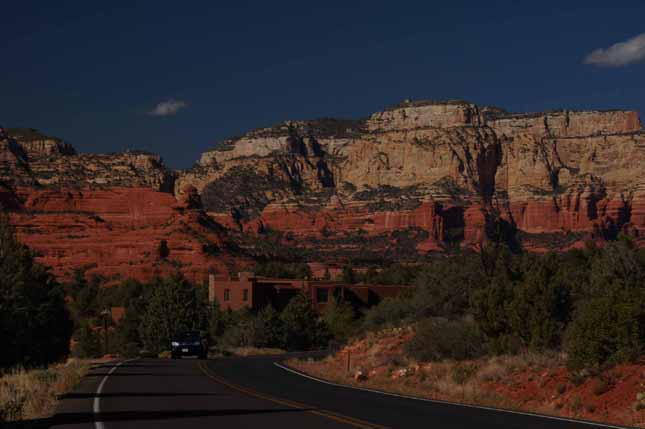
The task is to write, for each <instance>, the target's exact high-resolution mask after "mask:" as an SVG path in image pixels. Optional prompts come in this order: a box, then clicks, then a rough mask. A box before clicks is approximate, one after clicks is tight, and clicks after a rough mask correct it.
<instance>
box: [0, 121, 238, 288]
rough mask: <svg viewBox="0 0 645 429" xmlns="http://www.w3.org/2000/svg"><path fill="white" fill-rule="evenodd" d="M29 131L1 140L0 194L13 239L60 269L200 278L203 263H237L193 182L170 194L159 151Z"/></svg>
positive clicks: (62, 272) (207, 267)
mask: <svg viewBox="0 0 645 429" xmlns="http://www.w3.org/2000/svg"><path fill="white" fill-rule="evenodd" d="M27 131H28V132H26V133H25V132H24V131H22V130H18V131H13V132H12V130H10V133H9V138H5V139H3V140H0V162H1V163H0V168H1V169H0V204H1V205H2V207H3V210H4V211H6V212H8V214H9V219H10V222H11V223H12V224H13V226H14V228H15V230H16V233H17V236H18V239H19V240H21V241H22V242H24V243H25V244H27V245H28V246H29V247H30V248H31V249H32V250H33V251H34V252H35V253H36V254H37V256H38V260H39V261H40V262H42V263H44V264H45V265H48V266H51V267H52V269H53V272H54V274H56V275H57V276H58V277H59V278H61V279H69V278H70V277H72V276H73V274H74V270H76V269H83V270H85V271H86V273H87V275H88V276H91V275H93V274H97V275H101V276H103V277H105V278H107V279H108V280H110V281H118V280H122V279H126V278H136V279H139V280H144V281H145V280H149V279H150V278H152V277H153V276H155V275H161V276H163V275H168V274H170V273H172V272H175V271H176V270H179V271H181V272H182V273H183V274H184V275H186V276H187V277H188V278H190V279H192V280H194V281H197V282H205V281H206V278H207V275H208V273H209V272H216V273H224V274H225V273H228V272H229V271H230V270H234V267H235V265H236V263H238V262H239V260H240V259H239V258H235V257H232V256H231V255H230V254H229V252H228V251H227V248H228V247H229V246H230V244H229V243H228V241H227V238H226V237H227V234H226V231H225V229H224V228H223V227H222V226H220V225H218V224H217V223H216V222H214V221H212V219H210V218H209V217H208V216H206V214H205V213H204V212H203V211H202V210H201V207H200V203H199V201H198V200H199V199H198V196H197V197H196V196H195V195H192V193H191V192H190V190H188V191H187V192H186V193H184V197H182V198H180V199H179V200H178V199H176V198H175V196H174V195H173V193H172V189H173V187H174V178H175V173H174V172H172V171H170V170H169V169H167V168H166V167H165V166H164V164H163V162H162V160H161V158H160V157H159V156H157V155H153V154H147V153H143V152H128V153H122V154H82V155H78V154H76V151H75V150H74V149H73V148H72V147H71V146H70V145H68V144H65V143H63V142H62V141H60V140H58V139H54V138H51V137H47V136H43V135H40V134H39V133H37V132H36V131H34V130H27ZM162 240H165V241H166V242H167V244H168V248H169V254H168V255H167V256H165V257H162V256H161V255H160V251H159V246H160V243H161V241H162ZM242 261H243V259H242Z"/></svg>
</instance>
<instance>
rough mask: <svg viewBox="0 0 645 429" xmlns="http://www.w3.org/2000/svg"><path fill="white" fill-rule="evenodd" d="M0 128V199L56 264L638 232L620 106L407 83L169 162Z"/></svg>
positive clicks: (124, 265)
mask: <svg viewBox="0 0 645 429" xmlns="http://www.w3.org/2000/svg"><path fill="white" fill-rule="evenodd" d="M9 134H10V138H5V139H0V203H1V204H2V205H3V207H4V209H5V210H7V211H9V212H10V213H11V219H12V221H13V222H14V224H15V225H16V227H17V231H18V234H19V237H20V238H21V239H22V240H23V241H24V242H25V243H27V244H28V245H30V246H31V247H33V248H34V249H35V250H36V251H37V252H39V254H40V255H41V259H42V260H43V261H44V262H45V263H47V264H49V265H52V266H53V267H54V269H55V271H56V273H58V274H60V275H62V276H65V275H70V274H71V272H72V270H73V269H74V268H78V267H80V266H86V267H88V268H89V269H90V272H95V273H99V274H103V275H106V276H110V277H115V278H117V277H121V278H123V277H138V278H143V279H145V278H149V277H150V276H152V275H154V273H155V272H159V273H164V272H168V271H170V270H172V269H175V268H177V267H179V268H180V269H181V270H182V271H184V272H185V273H186V274H188V275H189V276H191V277H193V278H196V279H199V280H201V279H203V277H204V276H205V275H206V273H207V272H208V271H209V270H211V271H217V272H219V273H225V272H227V271H229V272H230V271H235V270H236V269H237V268H238V266H240V265H245V264H246V265H248V264H249V263H250V261H249V259H248V258H246V256H244V255H250V256H256V257H264V258H282V259H286V260H291V259H301V260H307V261H318V262H320V261H329V260H335V261H339V260H345V259H347V258H355V259H359V260H363V261H375V260H381V259H389V260H408V259H414V258H418V257H419V255H424V254H425V253H427V252H432V251H443V250H446V249H450V248H455V247H477V246H478V245H480V244H481V243H482V242H485V241H487V240H491V239H503V240H506V241H508V242H509V243H510V244H512V245H517V246H519V245H521V246H524V247H525V248H527V249H529V250H534V251H545V250H549V249H554V250H563V249H567V248H570V247H572V246H579V245H582V244H583V243H584V242H585V241H586V240H589V239H594V240H607V239H615V238H616V237H617V236H618V235H619V234H621V233H623V234H628V235H630V236H632V237H633V238H634V240H635V242H636V243H637V244H639V245H643V244H645V238H644V237H645V235H644V234H645V169H643V168H642V165H643V162H645V131H643V130H642V127H641V123H640V120H639V117H638V115H637V113H636V112H632V111H618V110H616V111H582V112H573V111H554V112H546V113H539V114H512V113H508V112H505V111H504V110H502V109H499V108H495V107H487V106H477V105H474V104H471V103H467V102H464V101H448V102H433V101H422V102H410V101H406V102H403V103H401V104H400V105H397V106H394V107H392V108H389V109H386V110H385V111H383V112H377V113H375V114H373V115H372V116H371V117H369V118H368V119H365V120H356V121H355V120H336V119H320V120H314V121H290V122H284V123H281V124H278V125H276V126H274V127H270V128H264V129H258V130H254V131H251V132H249V133H247V134H246V135H244V136H242V137H239V138H235V139H229V140H226V141H223V142H221V143H219V144H217V145H216V146H215V147H214V148H213V149H211V150H209V151H207V152H205V153H204V154H203V155H202V157H201V159H200V160H199V162H198V163H197V164H196V166H195V167H193V168H192V169H190V170H186V171H179V172H175V171H170V170H169V169H167V168H166V167H165V166H164V164H163V162H162V161H161V159H160V158H159V157H158V156H156V155H153V154H148V153H143V152H129V153H122V154H109V155H95V154H76V152H75V150H74V149H73V148H72V147H71V146H69V145H67V144H65V143H64V142H62V141H60V140H58V139H54V138H50V137H46V136H43V135H41V134H39V133H37V132H35V131H33V130H10V133H9ZM202 204H203V210H202V208H201V205H202ZM161 240H167V242H168V245H169V247H170V256H169V258H167V259H163V258H160V255H159V252H158V246H159V243H160V241H161ZM232 250H234V252H232Z"/></svg>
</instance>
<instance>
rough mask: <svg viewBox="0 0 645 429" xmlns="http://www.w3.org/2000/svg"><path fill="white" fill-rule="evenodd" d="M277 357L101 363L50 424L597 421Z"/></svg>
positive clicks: (552, 424) (309, 427) (589, 428)
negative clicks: (316, 373) (453, 400)
mask: <svg viewBox="0 0 645 429" xmlns="http://www.w3.org/2000/svg"><path fill="white" fill-rule="evenodd" d="M276 360H277V359H276V358H270V357H256V358H223V359H215V360H209V361H199V360H179V361H173V360H154V359H144V360H136V361H129V362H120V363H109V364H104V365H100V366H98V367H96V368H94V369H93V370H92V371H91V372H90V374H89V376H88V377H86V378H85V379H84V380H83V381H82V383H81V384H80V386H79V387H78V389H77V390H76V391H75V392H73V393H71V394H69V395H67V396H66V397H65V398H64V399H63V401H62V402H61V406H60V409H59V412H58V414H57V415H56V416H55V417H54V426H52V427H55V428H57V429H60V428H75V429H79V428H96V429H105V428H108V429H112V428H114V429H116V428H137V429H147V428H150V429H152V428H188V429H192V428H195V429H196V428H209V429H214V428H251V427H261V428H281V429H282V428H285V429H288V428H306V429H318V428H325V429H328V428H339V429H344V428H368V429H378V428H385V427H387V428H441V429H451V428H460V429H462V428H478V429H486V428H491V429H493V428H503V429H506V428H509V429H510V428H521V429H534V428H535V429H537V428H540V429H577V428H580V429H599V428H601V427H602V426H595V425H589V424H583V423H577V422H568V421H558V420H547V419H542V418H539V417H535V416H527V415H520V414H509V413H504V412H498V411H489V410H481V409H475V408H465V407H459V406H455V405H449V404H437V403H430V402H422V401H416V400H412V399H405V398H396V397H391V396H384V395H381V394H377V393H370V392H364V391H358V390H354V389H349V388H344V387H337V386H331V385H327V384H323V383H319V382H316V381H313V380H309V379H307V378H304V377H301V376H299V375H296V374H292V373H289V372H287V371H285V370H283V369H281V368H279V367H277V366H275V365H274V362H275V361H276ZM117 365H119V366H117ZM106 376H107V377H106ZM97 391H98V392H100V393H98V394H97Z"/></svg>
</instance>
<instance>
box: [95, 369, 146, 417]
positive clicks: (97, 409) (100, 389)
mask: <svg viewBox="0 0 645 429" xmlns="http://www.w3.org/2000/svg"><path fill="white" fill-rule="evenodd" d="M133 360H136V359H129V360H123V361H121V362H119V363H117V364H116V365H114V366H113V367H112V368H111V369H110V371H108V373H107V374H105V377H103V380H101V384H99V387H98V388H97V389H96V396H94V404H93V406H92V411H93V412H94V414H99V413H100V412H101V398H100V395H101V392H103V386H105V382H106V381H107V379H108V377H109V376H110V375H112V373H113V372H114V371H116V369H117V368H118V367H120V366H121V365H123V364H124V363H126V362H132V361H133ZM94 427H95V428H96V429H105V424H104V423H103V422H101V421H98V420H94Z"/></svg>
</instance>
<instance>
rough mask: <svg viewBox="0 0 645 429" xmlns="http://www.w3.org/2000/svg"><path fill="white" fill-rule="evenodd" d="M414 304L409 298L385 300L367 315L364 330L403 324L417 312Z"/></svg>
mask: <svg viewBox="0 0 645 429" xmlns="http://www.w3.org/2000/svg"><path fill="white" fill-rule="evenodd" d="M415 308H416V307H415V304H414V302H413V301H412V300H411V299H409V298H407V297H396V298H390V297H388V298H385V299H384V300H383V301H381V302H380V303H379V304H378V305H377V306H375V307H372V308H370V309H369V310H367V312H366V313H365V319H364V320H363V328H364V329H366V330H375V329H381V328H384V327H393V326H399V325H401V324H403V323H404V322H405V321H406V320H409V319H410V316H411V315H412V314H413V313H414V311H415Z"/></svg>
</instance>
